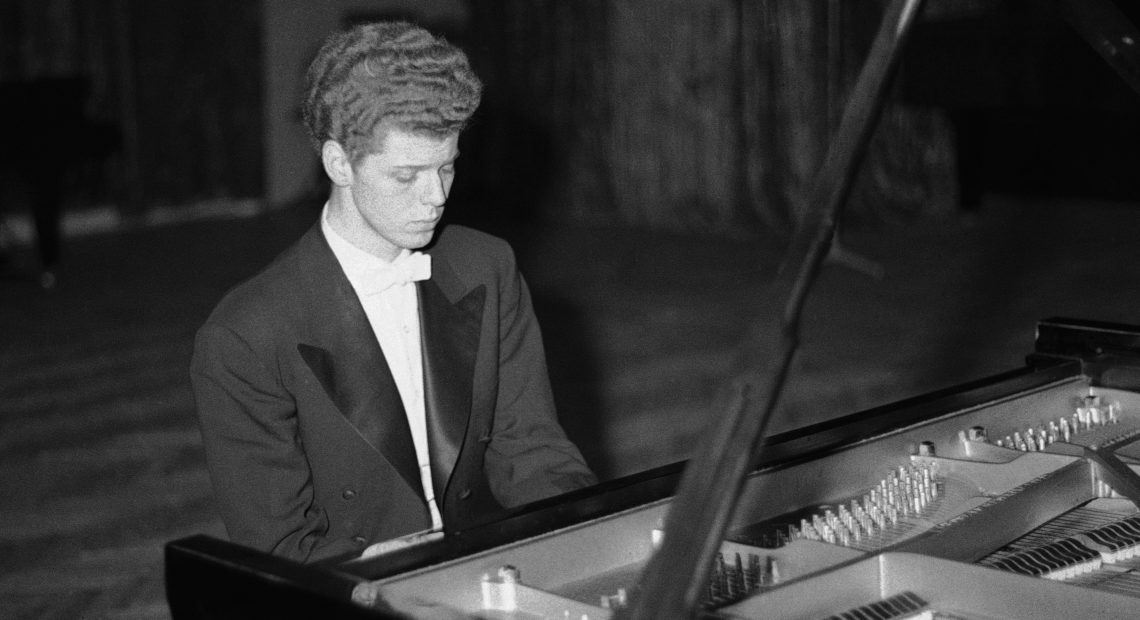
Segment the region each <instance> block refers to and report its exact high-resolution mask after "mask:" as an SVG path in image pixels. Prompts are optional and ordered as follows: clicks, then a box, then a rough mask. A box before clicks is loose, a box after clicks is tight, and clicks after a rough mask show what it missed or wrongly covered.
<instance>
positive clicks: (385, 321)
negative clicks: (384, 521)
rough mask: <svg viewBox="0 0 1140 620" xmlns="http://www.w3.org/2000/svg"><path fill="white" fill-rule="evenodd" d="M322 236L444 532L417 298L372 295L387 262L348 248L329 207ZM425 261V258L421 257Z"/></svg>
mask: <svg viewBox="0 0 1140 620" xmlns="http://www.w3.org/2000/svg"><path fill="white" fill-rule="evenodd" d="M321 232H323V233H324V235H325V239H327V240H328V243H329V247H331V248H332V251H333V254H334V255H336V259H337V262H339V263H340V266H341V268H342V269H343V270H344V273H345V275H346V276H348V281H349V283H350V284H352V288H353V290H355V291H356V296H357V297H358V298H359V299H360V303H361V305H363V306H364V313H365V314H366V315H367V316H368V322H369V323H370V324H371V325H372V332H373V333H374V334H376V341H377V342H379V343H380V349H381V350H382V351H383V352H384V358H385V359H386V360H387V361H388V368H389V370H391V371H392V378H393V379H395V380H396V388H397V389H398V390H399V392H400V400H401V401H403V403H404V411H406V412H407V415H408V426H409V427H411V430H412V443H413V444H415V448H416V457H417V459H418V460H419V466H420V481H421V482H422V483H423V487H424V499H425V501H426V502H427V506H428V510H429V511H430V512H431V522H432V529H433V530H442V529H443V518H442V517H441V516H440V513H439V507H438V506H437V504H436V501H435V489H434V485H433V484H432V480H431V460H430V456H429V455H428V438H427V419H426V414H425V412H424V411H425V410H424V370H423V351H422V348H421V342H420V315H419V297H418V295H417V294H416V286H415V283H413V282H408V283H404V284H397V285H394V286H390V287H387V288H385V289H384V290H382V291H380V292H374V290H373V289H375V288H376V287H375V286H370V284H371V283H372V282H374V281H375V279H376V278H375V274H376V272H377V271H378V270H383V269H385V268H389V267H390V265H391V264H392V263H389V262H387V261H385V260H383V259H381V258H378V257H376V256H373V255H371V254H369V253H368V252H365V251H364V250H361V249H360V248H358V247H356V246H354V245H352V244H351V243H349V242H348V241H346V240H345V239H344V238H343V237H341V236H340V235H339V234H337V232H336V231H335V230H333V228H332V226H330V225H329V222H328V205H327V204H326V205H325V208H324V210H323V211H322V212H321ZM410 255H411V252H410V251H408V250H406V249H405V250H402V251H401V252H400V255H399V256H397V257H396V259H395V260H394V261H392V262H393V263H395V262H399V261H401V260H406V259H407V258H408V256H410ZM424 258H430V257H426V256H425V257H424Z"/></svg>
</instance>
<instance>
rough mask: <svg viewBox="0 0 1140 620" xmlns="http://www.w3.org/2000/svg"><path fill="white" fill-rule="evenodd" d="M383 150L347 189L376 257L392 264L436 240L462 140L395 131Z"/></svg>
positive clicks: (365, 162) (358, 168) (357, 170)
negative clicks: (403, 254) (405, 252)
mask: <svg viewBox="0 0 1140 620" xmlns="http://www.w3.org/2000/svg"><path fill="white" fill-rule="evenodd" d="M380 146H381V148H380V149H379V151H378V152H376V153H373V154H371V155H367V156H365V157H364V159H362V160H361V161H360V162H358V163H357V164H356V165H355V166H353V167H352V169H353V175H352V176H353V178H352V183H351V184H350V185H349V187H348V188H347V189H348V190H349V194H350V196H351V197H352V205H353V206H354V207H355V213H353V214H351V215H353V216H357V217H358V218H359V219H358V220H357V221H358V223H359V224H363V226H362V228H363V232H364V233H365V234H366V236H367V237H368V239H367V241H368V245H370V246H371V251H372V252H373V253H374V254H376V255H377V256H380V257H381V258H383V259H385V260H392V259H393V258H395V257H396V255H398V254H399V253H400V250H401V249H403V248H407V249H409V250H414V249H417V248H422V247H423V246H425V245H427V244H428V243H429V242H430V241H431V239H432V236H433V235H434V234H435V227H436V225H437V224H438V223H439V219H440V217H442V216H443V205H444V203H445V202H446V201H447V195H448V193H449V192H450V191H451V183H452V181H453V180H454V179H455V160H456V158H457V157H459V136H458V135H451V136H447V137H446V138H442V139H440V138H434V137H428V136H422V135H417V134H412V133H408V132H405V131H400V130H396V129H391V130H389V131H387V132H386V135H385V136H384V138H383V139H382V142H381V144H380ZM353 219H356V218H353Z"/></svg>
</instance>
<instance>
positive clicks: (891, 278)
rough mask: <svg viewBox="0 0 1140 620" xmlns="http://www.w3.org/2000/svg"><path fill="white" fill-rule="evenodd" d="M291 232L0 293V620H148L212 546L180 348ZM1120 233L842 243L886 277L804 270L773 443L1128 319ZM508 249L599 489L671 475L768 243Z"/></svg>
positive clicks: (949, 224) (1126, 262)
mask: <svg viewBox="0 0 1140 620" xmlns="http://www.w3.org/2000/svg"><path fill="white" fill-rule="evenodd" d="M311 215H312V214H311V213H308V212H285V213H280V214H276V215H273V216H267V217H262V218H257V219H252V220H240V221H230V222H199V223H193V224H184V225H179V226H172V227H167V228H161V229H150V230H144V231H135V232H121V233H116V234H113V235H106V236H101V237H90V238H84V239H79V240H75V241H74V242H72V243H70V244H69V245H68V246H67V248H66V253H65V265H64V269H63V271H62V272H61V274H60V285H59V287H58V288H57V289H56V290H54V291H51V292H43V291H40V290H39V289H38V288H37V287H36V286H35V285H34V283H33V282H32V281H31V280H30V279H26V278H13V277H9V278H7V279H4V280H0V618H60V619H64V618H67V619H71V618H164V617H167V616H168V615H169V614H168V611H167V608H166V605H165V597H164V592H163V572H162V547H163V544H164V543H165V542H167V541H169V540H172V539H175V538H179V537H182V536H185V535H189V534H193V533H209V534H213V535H216V536H224V531H223V530H222V528H221V526H220V523H219V522H218V520H217V517H216V514H215V512H214V509H213V505H212V500H211V489H210V483H209V480H208V478H207V476H206V473H205V469H204V463H203V456H202V453H201V443H200V439H199V436H198V431H197V427H196V422H195V419H194V415H193V404H192V397H191V394H190V390H189V385H188V381H187V375H186V372H187V366H188V363H189V356H190V352H191V339H192V336H193V333H194V330H195V329H196V328H197V327H198V326H199V325H200V324H201V322H202V321H203V320H204V318H205V316H206V314H207V313H208V312H209V310H210V308H211V307H212V306H213V305H214V304H215V303H216V302H217V300H218V298H219V297H220V296H221V294H222V293H223V292H224V290H225V289H226V288H228V287H229V286H231V285H232V284H233V283H235V282H237V281H238V280H240V279H241V278H243V277H245V276H246V275H248V274H250V273H252V272H253V271H254V270H255V269H256V268H257V267H259V266H260V265H262V264H264V262H266V261H267V260H268V259H269V257H271V256H272V255H273V254H274V253H276V252H277V251H278V250H279V249H280V248H282V247H283V246H284V245H285V244H286V243H288V242H289V240H291V239H292V238H295V237H296V236H297V235H298V234H299V233H300V232H301V231H302V230H303V229H304V228H305V227H306V226H307V225H308V221H309V219H310V218H311ZM1137 231H1140V205H1120V204H1098V203H1088V202H1082V203H1073V202H1043V201H1034V200H1012V199H995V200H992V201H990V202H989V203H988V204H987V205H985V206H984V207H983V209H982V211H980V212H979V213H978V214H977V215H974V216H966V215H962V216H960V217H955V218H953V219H952V220H950V221H943V222H937V223H925V224H921V225H915V224H914V223H911V224H909V225H891V226H877V227H866V226H863V227H860V226H852V227H850V228H849V229H846V232H845V235H846V236H845V242H846V243H847V245H849V246H850V247H852V248H853V249H855V250H857V251H858V252H860V253H862V254H864V255H865V256H867V257H870V258H872V259H874V260H876V261H879V263H880V264H881V265H882V266H883V267H884V269H885V275H884V276H883V277H882V278H881V279H875V278H871V277H868V276H866V275H861V274H857V273H855V272H852V271H850V270H846V269H844V268H842V267H834V266H833V267H829V268H828V269H826V270H825V271H824V273H823V274H822V276H821V278H820V280H819V283H818V286H817V287H816V289H815V291H814V292H813V294H812V297H811V298H810V301H809V304H808V307H807V308H806V312H805V317H804V324H803V333H804V338H803V343H802V348H801V352H800V353H799V354H798V355H797V358H796V361H795V365H794V367H793V373H792V378H791V383H790V385H789V387H788V392H787V395H786V397H785V399H784V401H783V405H782V407H781V409H780V412H779V418H778V420H777V427H787V426H794V425H800V424H804V423H809V422H811V421H815V420H819V419H825V418H828V417H832V416H834V415H837V414H841V413H849V412H852V411H855V410H858V409H860V408H863V407H867V406H871V405H875V404H881V403H883V402H887V401H889V400H895V399H897V398H901V397H904V396H910V395H914V394H918V393H921V392H925V391H929V390H931V389H935V388H938V387H945V386H947V385H952V384H955V383H959V382H962V381H965V380H967V379H972V378H977V377H982V376H986V375H989V374H993V373H996V372H998V371H1001V370H1005V369H1009V368H1013V367H1016V366H1017V365H1019V364H1020V363H1021V362H1022V357H1023V355H1024V353H1026V352H1027V351H1028V350H1029V349H1030V348H1031V347H1032V338H1033V322H1034V321H1035V320H1036V319H1038V318H1044V317H1046V316H1052V315H1068V316H1080V317H1085V318H1093V319H1100V320H1109V321H1131V322H1137V321H1140V243H1137V238H1138V236H1137ZM508 237H509V238H510V239H511V240H512V242H513V243H514V244H515V246H516V248H517V249H518V251H519V254H520V260H521V263H522V265H523V268H524V270H525V273H527V274H528V277H529V278H530V280H531V284H532V289H533V292H534V296H535V300H536V307H537V308H538V311H539V317H540V320H542V322H543V325H544V332H545V334H546V338H547V345H548V352H549V357H550V359H551V374H552V377H553V379H554V383H555V391H556V395H557V397H558V400H559V404H560V409H561V415H562V418H563V423H564V424H565V425H566V427H567V429H568V431H569V432H570V433H571V435H572V437H573V438H574V439H575V440H576V441H577V442H578V443H579V444H580V445H581V446H582V448H583V452H584V453H585V454H586V455H587V458H588V459H589V460H590V461H591V463H593V465H594V466H595V468H596V469H597V470H598V471H599V473H601V474H602V475H603V477H612V476H616V475H620V474H623V473H629V472H632V471H636V470H639V469H642V468H645V467H648V466H652V465H658V464H663V463H667V462H671V461H674V460H678V459H680V458H684V456H685V455H686V454H687V452H686V450H687V449H688V446H690V445H692V437H693V436H694V435H695V434H697V433H699V432H700V430H701V429H702V428H703V427H704V426H705V425H706V424H708V423H709V422H710V420H714V419H715V417H716V414H717V411H716V408H715V405H714V403H715V402H716V400H715V397H716V394H717V392H718V389H719V388H720V387H721V383H722V379H723V373H724V372H725V371H726V370H727V368H728V360H729V359H730V356H731V354H732V353H733V351H735V350H736V348H737V347H738V346H739V345H740V343H741V342H743V341H744V339H743V336H744V334H745V333H747V332H748V330H749V328H753V327H755V326H754V325H753V322H754V317H755V310H756V308H757V307H758V304H759V302H760V300H762V298H763V296H764V294H765V285H766V283H767V282H768V281H770V279H771V276H772V273H773V271H774V268H775V264H776V261H777V260H778V258H779V255H780V249H781V248H780V246H781V241H780V240H779V239H778V238H772V239H751V240H737V241H725V240H710V239H699V238H693V237H684V236H674V235H647V234H637V233H631V232H628V231H618V230H560V231H557V232H555V231H553V230H550V229H543V230H541V231H528V232H527V233H526V234H522V233H513V234H511V235H508ZM17 267H18V266H17ZM17 270H18V269H17ZM752 333H753V334H754V337H755V338H757V339H758V340H755V339H754V340H752V341H751V342H753V343H754V344H759V345H762V343H763V339H764V335H763V334H764V329H763V328H761V329H759V330H753V332H752Z"/></svg>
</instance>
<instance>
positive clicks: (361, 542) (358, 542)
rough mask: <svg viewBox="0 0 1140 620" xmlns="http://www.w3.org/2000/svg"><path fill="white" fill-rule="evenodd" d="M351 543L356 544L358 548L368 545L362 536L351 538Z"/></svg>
mask: <svg viewBox="0 0 1140 620" xmlns="http://www.w3.org/2000/svg"><path fill="white" fill-rule="evenodd" d="M352 542H354V543H356V546H358V547H363V546H364V545H366V544H368V539H367V538H365V537H363V536H353V537H352Z"/></svg>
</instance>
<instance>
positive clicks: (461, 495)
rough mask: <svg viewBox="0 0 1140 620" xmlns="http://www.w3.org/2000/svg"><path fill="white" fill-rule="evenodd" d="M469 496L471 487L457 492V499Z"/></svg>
mask: <svg viewBox="0 0 1140 620" xmlns="http://www.w3.org/2000/svg"><path fill="white" fill-rule="evenodd" d="M468 497H471V489H463V490H462V491H460V492H459V499H467V498H468Z"/></svg>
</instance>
